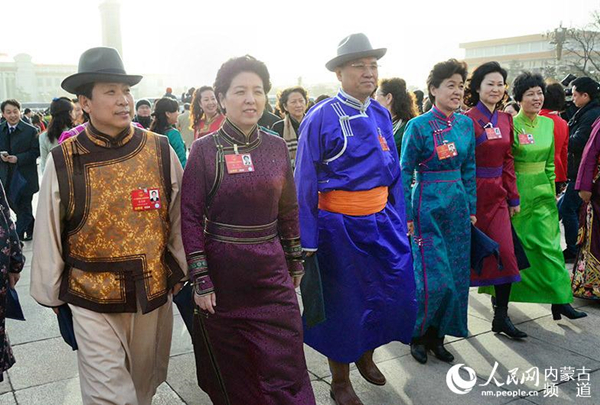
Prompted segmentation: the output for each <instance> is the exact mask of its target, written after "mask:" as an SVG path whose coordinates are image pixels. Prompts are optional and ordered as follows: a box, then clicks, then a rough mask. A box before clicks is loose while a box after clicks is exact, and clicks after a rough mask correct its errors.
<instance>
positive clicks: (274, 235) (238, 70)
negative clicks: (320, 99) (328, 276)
mask: <svg viewBox="0 0 600 405" xmlns="http://www.w3.org/2000/svg"><path fill="white" fill-rule="evenodd" d="M270 88H271V82H270V77H269V71H268V70H267V67H266V66H265V64H264V63H263V62H260V61H258V60H256V59H255V58H253V57H251V56H242V57H239V58H233V59H230V60H229V61H227V62H225V63H224V64H223V65H222V66H221V68H220V69H219V71H218V72H217V77H216V79H215V86H214V89H215V93H216V94H217V97H218V101H219V103H220V105H221V106H222V107H223V109H224V110H225V111H226V119H225V122H224V123H223V126H222V127H221V128H220V129H219V130H218V131H217V132H215V133H213V134H212V135H207V136H205V137H203V138H200V139H198V140H197V141H195V142H194V143H193V144H192V150H191V152H190V156H189V161H188V165H187V166H186V168H185V172H184V174H183V183H182V187H181V188H182V190H181V224H182V225H181V228H182V234H183V245H184V248H185V253H186V255H187V260H188V265H189V277H190V279H191V280H192V282H193V284H194V301H195V303H196V305H198V306H199V316H195V317H194V334H193V343H194V352H195V356H196V370H197V376H198V383H199V385H200V387H201V388H202V389H203V390H204V391H205V392H206V393H208V395H209V396H210V398H211V400H212V402H213V404H216V405H225V404H231V405H245V404H290V405H292V404H297V405H312V404H314V403H315V398H314V395H313V391H312V387H311V384H310V380H309V377H308V371H307V369H306V360H305V358H304V348H303V331H302V320H301V317H300V309H299V306H298V299H297V296H296V292H295V289H294V288H295V287H298V286H299V285H300V280H301V279H302V276H303V274H304V269H303V266H302V248H301V246H300V231H299V223H298V202H297V199H296V189H295V185H294V176H293V172H292V167H291V164H290V159H289V154H288V150H287V145H286V142H285V141H284V140H283V139H281V138H279V137H278V136H276V135H270V134H268V133H266V132H264V131H263V130H262V129H260V128H259V127H258V120H259V119H260V117H261V116H262V114H263V111H264V108H265V103H266V97H267V96H266V94H267V93H268V91H269V89H270Z"/></svg>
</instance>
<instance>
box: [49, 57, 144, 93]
mask: <svg viewBox="0 0 600 405" xmlns="http://www.w3.org/2000/svg"><path fill="white" fill-rule="evenodd" d="M142 77H143V76H140V75H128V74H127V72H125V67H124V66H123V60H122V59H121V55H119V52H118V51H117V50H116V49H115V48H108V47H97V48H91V49H88V50H87V51H85V52H84V53H83V54H82V55H81V57H80V58H79V67H78V68H77V73H75V74H74V75H71V76H69V77H67V78H66V79H65V80H63V81H62V83H61V85H60V86H61V87H62V88H63V89H64V90H65V91H68V92H69V93H73V94H76V92H77V89H78V88H80V87H81V86H83V85H84V84H89V83H126V84H129V85H130V86H135V85H136V84H138V83H139V82H140V80H142Z"/></svg>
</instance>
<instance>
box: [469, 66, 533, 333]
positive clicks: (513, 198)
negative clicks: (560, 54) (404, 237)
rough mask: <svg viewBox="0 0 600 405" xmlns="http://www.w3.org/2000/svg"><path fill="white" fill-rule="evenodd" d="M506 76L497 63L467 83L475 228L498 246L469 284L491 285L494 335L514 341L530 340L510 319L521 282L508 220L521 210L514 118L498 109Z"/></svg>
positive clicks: (481, 68) (483, 68)
mask: <svg viewBox="0 0 600 405" xmlns="http://www.w3.org/2000/svg"><path fill="white" fill-rule="evenodd" d="M506 77H507V72H506V70H505V69H504V68H502V66H500V64H499V63H498V62H487V63H484V64H483V65H481V66H479V67H477V69H475V70H474V71H473V74H472V75H471V77H470V78H469V80H468V81H467V89H466V91H465V104H466V105H467V106H468V107H470V109H469V111H467V112H466V115H467V116H468V117H469V118H471V120H473V125H474V127H475V161H476V163H477V172H476V173H477V175H476V177H477V224H476V226H477V228H479V230H481V231H482V232H483V233H485V234H486V235H487V236H489V237H490V238H491V239H492V240H494V241H495V242H497V243H498V244H499V245H500V259H501V261H498V259H497V258H496V257H494V256H490V257H487V258H485V259H484V261H483V267H482V268H481V269H478V270H477V271H476V270H475V269H471V286H493V287H494V293H495V297H496V298H495V301H494V319H493V321H492V331H494V332H496V333H501V332H502V333H505V334H506V335H508V336H510V337H511V338H514V339H523V338H526V337H527V334H526V333H525V332H522V331H520V330H519V329H517V328H516V327H515V326H514V325H513V323H512V321H511V320H510V318H509V317H508V299H509V296H510V290H511V287H512V283H516V282H518V281H520V280H521V275H520V274H519V266H518V263H517V257H516V255H515V246H514V244H513V232H512V228H511V223H510V218H511V217H512V216H514V215H515V214H517V213H518V212H519V210H520V207H519V205H520V200H519V192H518V191H517V180H516V177H515V168H514V159H513V156H512V150H511V148H512V144H513V140H514V135H513V118H512V115H510V114H509V113H505V112H502V111H499V108H500V106H501V105H502V104H503V103H504V101H505V100H506V99H507V98H508V96H507V94H506Z"/></svg>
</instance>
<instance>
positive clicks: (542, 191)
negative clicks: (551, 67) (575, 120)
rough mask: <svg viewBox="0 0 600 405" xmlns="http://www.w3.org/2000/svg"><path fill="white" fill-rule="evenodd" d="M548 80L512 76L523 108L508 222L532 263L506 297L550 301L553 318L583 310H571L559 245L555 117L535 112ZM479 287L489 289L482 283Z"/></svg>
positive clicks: (515, 147)
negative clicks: (516, 204)
mask: <svg viewBox="0 0 600 405" xmlns="http://www.w3.org/2000/svg"><path fill="white" fill-rule="evenodd" d="M545 89H546V85H545V83H544V79H543V78H542V76H541V75H539V74H531V73H529V72H523V73H521V74H520V75H519V76H517V78H516V79H515V80H514V82H513V97H514V99H515V100H516V101H517V102H519V104H520V106H521V110H520V111H519V113H518V114H517V115H516V116H515V117H514V121H513V122H514V131H515V136H514V142H513V148H512V152H513V156H514V160H515V174H516V176H517V188H518V190H519V194H520V196H521V211H520V212H519V213H517V214H515V215H514V216H513V217H512V224H513V226H514V228H515V231H516V232H517V235H518V237H519V239H520V240H521V243H522V245H523V248H524V249H525V253H526V255H527V259H528V260H529V263H530V264H531V267H530V268H528V269H525V270H522V271H521V281H520V282H518V283H515V284H513V287H512V290H511V294H510V300H511V301H513V302H534V303H541V304H552V314H553V316H554V319H560V317H561V315H565V316H567V317H568V318H570V319H574V318H580V317H583V316H586V314H585V313H583V312H579V311H575V310H574V309H573V307H572V306H571V305H570V303H571V302H573V295H572V292H571V281H570V276H569V272H568V271H567V269H566V267H565V260H564V257H563V254H562V249H561V247H560V229H559V225H558V209H557V206H556V197H555V185H554V178H555V174H554V122H553V121H552V120H551V119H550V118H547V117H542V116H539V115H538V113H539V111H540V110H541V108H542V105H543V103H544V92H545ZM481 290H482V291H483V292H488V293H492V289H491V288H489V287H485V288H482V289H481Z"/></svg>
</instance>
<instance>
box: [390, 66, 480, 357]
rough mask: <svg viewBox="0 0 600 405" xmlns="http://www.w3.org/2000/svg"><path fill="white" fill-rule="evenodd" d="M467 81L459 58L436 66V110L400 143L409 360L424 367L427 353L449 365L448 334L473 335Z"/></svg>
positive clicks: (432, 86) (432, 78) (411, 126)
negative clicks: (412, 320) (409, 294)
mask: <svg viewBox="0 0 600 405" xmlns="http://www.w3.org/2000/svg"><path fill="white" fill-rule="evenodd" d="M466 75H467V67H466V64H464V62H462V63H461V62H458V61H457V60H455V59H451V60H449V61H446V62H441V63H438V64H437V65H435V66H434V68H433V70H432V71H431V73H430V75H429V79H428V80H427V86H428V88H429V94H430V99H431V100H433V102H434V107H433V108H432V109H431V110H430V111H428V112H427V113H425V114H423V115H421V116H419V117H417V118H413V119H412V120H411V121H410V122H409V123H408V125H407V127H406V131H405V133H404V138H403V139H402V158H401V166H402V183H403V186H404V196H405V199H406V218H407V220H408V230H409V233H412V235H413V237H412V252H413V261H414V270H415V282H416V297H417V301H418V304H419V306H418V312H417V322H416V325H415V330H414V332H413V340H412V342H411V354H412V355H413V357H414V358H415V359H416V360H417V361H418V362H420V363H425V362H426V361H427V350H431V351H432V352H433V354H434V355H435V356H436V357H437V358H439V359H440V360H442V361H448V362H449V361H452V360H453V359H454V356H453V355H452V354H451V353H450V352H448V351H447V350H446V349H445V348H444V347H443V341H444V336H445V335H452V336H458V337H466V336H467V334H468V330H467V310H468V301H469V283H470V268H471V267H470V252H471V251H470V240H471V223H472V222H474V221H475V220H476V219H475V210H476V182H475V135H474V128H473V121H471V119H470V118H468V117H467V116H465V115H462V114H459V113H455V111H456V110H457V109H458V108H459V107H460V105H461V103H462V97H463V94H464V88H463V86H464V81H465V79H466ZM415 171H416V183H415V184H414V186H413V185H412V179H413V173H414V172H415Z"/></svg>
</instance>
